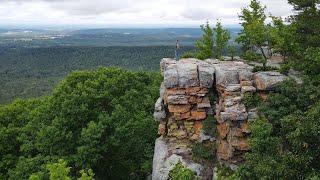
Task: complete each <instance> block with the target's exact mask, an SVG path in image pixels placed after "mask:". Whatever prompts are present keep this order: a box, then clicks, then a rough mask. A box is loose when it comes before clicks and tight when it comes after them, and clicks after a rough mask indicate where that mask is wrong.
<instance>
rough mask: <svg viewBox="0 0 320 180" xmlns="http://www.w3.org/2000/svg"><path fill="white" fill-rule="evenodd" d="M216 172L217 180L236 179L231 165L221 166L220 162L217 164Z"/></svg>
mask: <svg viewBox="0 0 320 180" xmlns="http://www.w3.org/2000/svg"><path fill="white" fill-rule="evenodd" d="M214 171H215V174H216V177H215V178H216V179H217V180H233V179H236V178H235V177H234V176H235V174H234V171H232V170H231V169H230V168H229V167H227V166H221V165H220V164H219V165H217V167H216V168H214Z"/></svg>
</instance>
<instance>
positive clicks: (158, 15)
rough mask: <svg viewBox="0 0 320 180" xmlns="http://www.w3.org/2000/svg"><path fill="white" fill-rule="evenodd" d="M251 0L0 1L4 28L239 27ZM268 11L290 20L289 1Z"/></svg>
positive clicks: (274, 0)
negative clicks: (241, 16)
mask: <svg viewBox="0 0 320 180" xmlns="http://www.w3.org/2000/svg"><path fill="white" fill-rule="evenodd" d="M249 2H250V0H0V25H1V26H48V27H51V26H65V27H74V26H87V27H113V28H115V27H120V28H121V27H122V28H123V27H148V28H152V27H199V25H200V24H203V23H205V22H206V21H207V20H209V22H211V23H214V22H216V20H217V19H221V21H222V24H223V25H225V26H237V25H238V24H239V20H238V14H239V13H240V11H241V8H242V7H246V6H247V5H248V4H249ZM261 2H262V4H265V5H266V6H267V10H266V12H267V13H268V14H269V13H272V14H273V15H276V16H282V17H286V16H288V15H290V14H291V13H292V7H291V6H290V5H288V4H287V0H261Z"/></svg>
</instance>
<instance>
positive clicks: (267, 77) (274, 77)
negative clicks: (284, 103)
mask: <svg viewBox="0 0 320 180" xmlns="http://www.w3.org/2000/svg"><path fill="white" fill-rule="evenodd" d="M285 79H286V76H285V75H283V74H280V73H279V72H276V71H266V72H258V73H255V74H254V75H253V81H254V86H255V87H256V88H257V90H260V91H272V90H274V89H275V87H276V86H277V85H278V84H279V83H281V82H282V81H284V80H285Z"/></svg>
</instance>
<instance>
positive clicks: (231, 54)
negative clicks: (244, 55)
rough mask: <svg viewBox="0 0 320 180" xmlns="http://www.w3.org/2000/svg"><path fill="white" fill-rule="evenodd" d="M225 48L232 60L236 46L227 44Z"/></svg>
mask: <svg viewBox="0 0 320 180" xmlns="http://www.w3.org/2000/svg"><path fill="white" fill-rule="evenodd" d="M227 50H228V55H229V56H230V57H231V60H232V61H233V60H234V56H235V55H236V53H237V50H236V46H235V45H229V46H228V49H227Z"/></svg>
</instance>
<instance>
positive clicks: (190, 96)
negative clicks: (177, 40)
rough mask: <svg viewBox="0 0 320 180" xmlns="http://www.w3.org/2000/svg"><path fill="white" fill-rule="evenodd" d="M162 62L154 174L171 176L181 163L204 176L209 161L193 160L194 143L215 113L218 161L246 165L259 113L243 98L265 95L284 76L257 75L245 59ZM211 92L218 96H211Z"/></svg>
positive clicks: (165, 177)
mask: <svg viewBox="0 0 320 180" xmlns="http://www.w3.org/2000/svg"><path fill="white" fill-rule="evenodd" d="M160 66H161V73H162V75H163V77H164V81H163V83H162V85H161V88H160V97H159V99H158V100H157V102H156V104H155V112H154V117H155V119H156V120H157V121H159V129H158V133H159V135H161V137H160V138H158V139H157V141H156V145H155V154H154V162H153V175H152V178H153V179H155V180H156V179H167V178H168V173H169V171H170V170H171V169H172V168H173V166H174V164H176V163H178V162H179V161H180V162H182V163H183V164H184V165H186V166H188V167H189V168H190V169H192V170H193V171H195V173H196V174H197V175H198V176H202V177H205V175H204V173H205V172H203V171H205V169H206V167H204V166H205V165H201V164H197V163H194V162H193V161H192V152H191V148H190V144H192V143H193V142H194V141H200V142H201V141H202V140H203V137H204V134H203V131H202V126H203V121H204V120H205V119H206V118H207V117H208V116H215V119H216V121H217V122H216V124H215V125H216V127H217V132H218V135H217V137H216V144H217V152H216V154H217V159H218V160H219V161H220V162H221V163H224V164H227V165H230V166H233V165H238V164H239V163H241V162H242V161H243V155H244V153H245V152H246V151H248V150H249V149H250V146H249V144H248V137H249V135H250V130H249V126H248V122H250V121H253V120H254V119H256V117H257V112H256V109H255V108H251V109H249V108H247V107H245V105H244V103H243V97H244V96H245V94H247V93H250V94H253V93H258V94H260V95H261V96H263V95H265V94H267V93H268V92H269V91H272V90H273V89H274V87H275V86H276V85H277V84H278V83H279V82H281V81H283V80H284V79H285V76H283V75H281V74H280V73H278V72H259V73H252V69H253V67H251V66H249V65H247V64H245V63H243V62H225V61H218V60H212V59H208V60H205V61H200V60H196V59H182V60H180V61H175V60H172V59H163V60H162V61H161V63H160ZM212 96H216V97H218V98H217V99H216V100H210V97H212ZM211 139H212V138H211ZM169 162H171V163H169ZM206 178H208V177H205V179H206Z"/></svg>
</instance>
